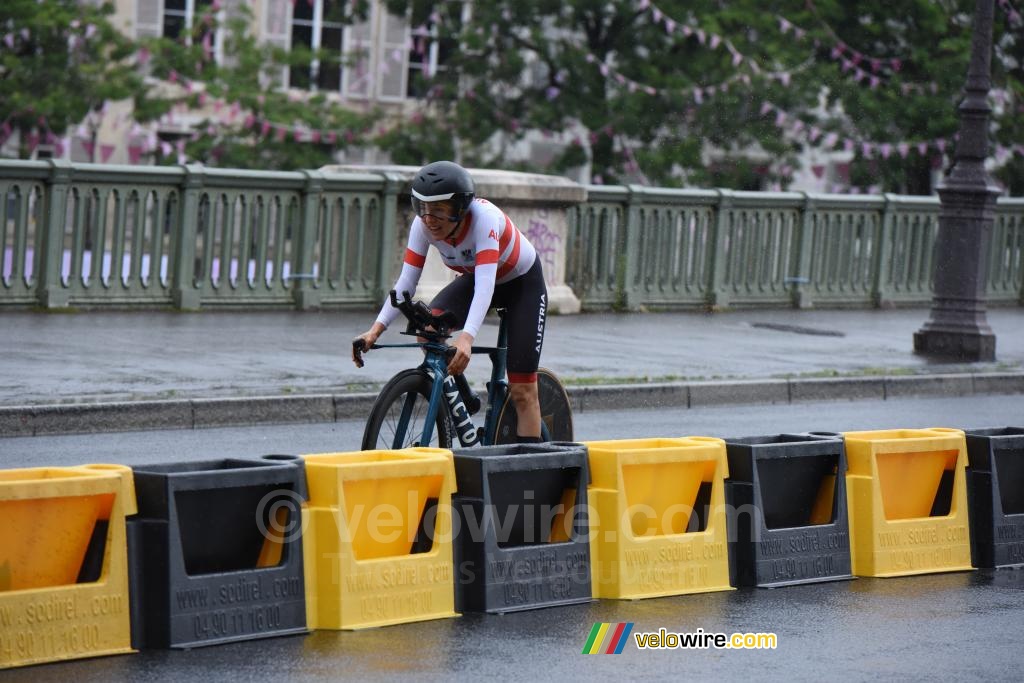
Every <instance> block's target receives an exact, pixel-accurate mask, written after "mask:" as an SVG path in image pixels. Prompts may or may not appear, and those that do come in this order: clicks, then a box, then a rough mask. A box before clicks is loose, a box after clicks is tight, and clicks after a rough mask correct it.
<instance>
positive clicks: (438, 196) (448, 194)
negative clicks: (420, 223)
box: [412, 161, 476, 221]
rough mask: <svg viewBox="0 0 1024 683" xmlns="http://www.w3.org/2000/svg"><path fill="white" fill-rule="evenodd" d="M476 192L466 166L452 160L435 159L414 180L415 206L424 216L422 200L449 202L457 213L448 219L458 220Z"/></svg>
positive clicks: (413, 200) (418, 172)
mask: <svg viewBox="0 0 1024 683" xmlns="http://www.w3.org/2000/svg"><path fill="white" fill-rule="evenodd" d="M475 192H476V190H475V188H474V187H473V179H472V178H470V177H469V173H468V172H467V171H466V169H464V168H462V167H461V166H459V165H458V164H456V163H454V162H452V161H435V162H433V163H431V164H427V165H426V166H424V167H423V168H421V169H420V170H419V171H417V172H416V175H415V176H414V177H413V179H412V208H413V211H415V212H416V215H417V216H422V215H423V202H443V201H450V202H451V204H452V213H453V214H454V215H452V216H448V219H449V220H453V221H459V220H461V219H462V215H463V214H464V213H465V212H466V209H468V208H469V204H470V202H472V201H473V197H474V196H476V195H475Z"/></svg>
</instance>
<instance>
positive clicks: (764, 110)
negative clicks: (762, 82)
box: [761, 102, 772, 116]
mask: <svg viewBox="0 0 1024 683" xmlns="http://www.w3.org/2000/svg"><path fill="white" fill-rule="evenodd" d="M771 110H772V105H771V102H762V103H761V116H764V115H765V114H767V113H768V112H770V111H771Z"/></svg>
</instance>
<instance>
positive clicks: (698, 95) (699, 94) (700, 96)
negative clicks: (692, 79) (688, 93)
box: [693, 88, 704, 104]
mask: <svg viewBox="0 0 1024 683" xmlns="http://www.w3.org/2000/svg"><path fill="white" fill-rule="evenodd" d="M693 100H694V102H696V103H697V104H701V103H703V102H704V92H703V91H702V90H701V89H700V88H694V89H693Z"/></svg>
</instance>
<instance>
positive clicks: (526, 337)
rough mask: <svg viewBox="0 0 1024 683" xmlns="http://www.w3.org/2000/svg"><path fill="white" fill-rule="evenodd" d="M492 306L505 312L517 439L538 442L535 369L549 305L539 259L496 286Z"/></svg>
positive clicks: (538, 414) (538, 407)
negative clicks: (525, 270) (526, 268)
mask: <svg viewBox="0 0 1024 683" xmlns="http://www.w3.org/2000/svg"><path fill="white" fill-rule="evenodd" d="M494 305H496V306H503V307H504V308H505V309H506V311H507V312H506V314H505V315H506V324H507V326H508V358H507V360H508V382H509V394H510V395H511V396H512V400H513V402H514V403H515V406H516V417H517V418H518V421H517V429H516V437H517V438H518V440H519V441H520V442H522V443H527V442H531V441H540V436H541V428H540V424H541V419H540V400H539V398H538V392H537V367H538V366H539V364H540V353H541V349H542V348H543V346H544V327H545V322H546V320H547V305H548V290H547V286H546V285H545V284H544V271H543V269H542V268H541V264H540V259H537V260H536V261H534V264H533V266H531V268H530V270H528V271H527V272H526V273H524V274H523V275H521V276H519V277H517V278H516V279H515V280H512V281H511V282H508V283H505V284H503V285H498V287H496V288H495V292H494Z"/></svg>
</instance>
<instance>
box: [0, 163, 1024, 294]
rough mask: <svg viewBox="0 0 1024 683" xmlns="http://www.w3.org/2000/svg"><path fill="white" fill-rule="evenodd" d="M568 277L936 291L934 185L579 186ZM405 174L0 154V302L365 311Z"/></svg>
mask: <svg viewBox="0 0 1024 683" xmlns="http://www.w3.org/2000/svg"><path fill="white" fill-rule="evenodd" d="M587 190H588V196H589V198H588V200H587V201H586V202H585V203H583V204H580V205H577V206H574V207H571V208H569V210H568V213H569V216H568V218H569V229H568V235H567V237H568V239H567V240H566V253H565V258H566V282H567V284H569V285H570V286H571V287H572V288H573V290H574V291H575V293H576V295H577V296H578V297H580V299H581V301H582V302H583V305H584V306H585V307H586V308H589V309H607V308H612V307H623V308H630V309H636V308H641V307H652V308H702V307H711V308H720V307H727V306H793V305H795V306H801V307H802V306H809V305H812V304H813V305H815V306H819V307H829V306H888V305H909V304H918V305H920V304H927V303H928V302H929V301H930V300H931V291H932V287H931V276H932V268H933V261H932V258H933V256H932V255H933V251H934V243H935V237H936V232H937V229H938V216H939V201H938V199H937V198H935V197H903V196H896V195H884V196H881V197H869V196H845V195H816V194H805V193H795V192H788V193H766V192H731V191H727V190H677V189H668V188H646V187H638V186H629V187H621V186H617V187H606V186H590V187H588V188H587ZM402 191H403V181H402V179H401V178H400V177H398V176H396V175H391V174H388V173H383V174H381V173H373V174H369V173H367V174H344V175H333V174H325V173H321V172H317V171H305V172H287V173H286V172H281V173H272V172H254V171H238V170H230V169H212V168H204V167H202V166H198V165H195V166H193V165H189V166H178V167H138V166H103V165H93V164H69V163H67V162H61V161H49V162H33V161H2V162H0V249H2V251H0V306H23V307H24V306H42V307H61V306H80V307H94V306H107V305H124V306H129V305H130V306H136V305H142V306H167V307H178V308H186V309H194V308H201V307H235V306H280V307H298V308H303V309H304V308H315V307H317V306H367V305H369V306H375V305H376V304H377V302H379V301H380V300H381V298H382V294H383V291H384V289H386V288H387V287H388V286H389V285H390V284H391V281H392V279H393V278H394V277H395V275H396V274H397V270H398V268H399V267H400V263H401V257H402V254H403V251H404V249H403V244H402V241H401V238H402V235H401V232H402V231H401V229H400V227H399V226H398V225H397V222H398V221H397V211H398V205H399V202H398V196H399V194H400V193H401V192H402ZM1022 261H1024V199H1006V198H1002V199H1000V200H999V203H998V206H997V211H996V218H995V223H994V226H993V230H992V236H991V242H990V250H989V257H988V281H987V283H986V287H987V294H988V300H989V301H990V302H992V303H1006V304H1020V303H1024V263H1022Z"/></svg>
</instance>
